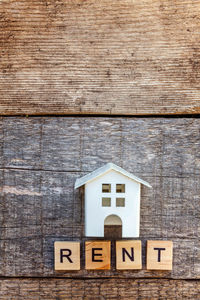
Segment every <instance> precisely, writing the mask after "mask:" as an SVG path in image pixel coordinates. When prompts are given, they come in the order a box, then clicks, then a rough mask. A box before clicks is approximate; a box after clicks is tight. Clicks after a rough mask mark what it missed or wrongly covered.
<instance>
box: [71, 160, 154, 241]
mask: <svg viewBox="0 0 200 300" xmlns="http://www.w3.org/2000/svg"><path fill="white" fill-rule="evenodd" d="M141 185H144V186H146V187H151V186H150V184H149V183H148V182H146V181H144V180H142V179H141V178H138V177H137V176H135V175H133V174H131V173H129V172H127V171H126V170H124V169H122V168H120V167H118V166H117V165H115V164H113V163H107V164H106V165H104V166H103V167H101V168H99V169H97V170H95V171H93V172H92V173H90V174H87V175H85V176H83V177H81V178H79V179H77V180H76V183H75V188H79V187H82V186H85V189H84V206H85V236H86V237H103V236H104V227H106V226H108V225H111V226H119V225H120V226H121V227H122V237H138V236H139V229H140V197H141Z"/></svg>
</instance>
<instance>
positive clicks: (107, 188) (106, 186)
mask: <svg viewBox="0 0 200 300" xmlns="http://www.w3.org/2000/svg"><path fill="white" fill-rule="evenodd" d="M102 193H111V184H109V183H103V184H102Z"/></svg>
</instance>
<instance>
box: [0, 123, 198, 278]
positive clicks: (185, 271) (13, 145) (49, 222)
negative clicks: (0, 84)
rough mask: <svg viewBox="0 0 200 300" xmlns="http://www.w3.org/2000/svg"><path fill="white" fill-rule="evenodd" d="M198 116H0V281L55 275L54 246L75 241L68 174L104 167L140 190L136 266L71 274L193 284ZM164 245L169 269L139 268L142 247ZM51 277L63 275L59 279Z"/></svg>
mask: <svg viewBox="0 0 200 300" xmlns="http://www.w3.org/2000/svg"><path fill="white" fill-rule="evenodd" d="M199 127H200V119H164V118H159V119H157V118H148V119H145V118H139V119H138V118H118V119H116V118H89V119H88V118H76V117H74V118H72V117H66V118H64V117H63V118H53V117H52V118H45V117H43V118H42V117H36V118H19V117H18V118H14V117H12V118H4V117H2V118H1V119H0V128H1V130H0V135H1V139H0V153H1V158H0V196H1V202H0V205H1V207H0V208H1V209H0V230H1V235H0V254H1V255H0V276H29V277H30V276H33V277H34V276H42V277H45V276H57V274H56V273H55V272H54V266H53V257H54V249H53V248H54V246H53V245H54V242H55V241H81V251H82V253H84V241H85V240H88V239H86V238H85V237H84V230H83V228H84V223H83V220H84V211H83V209H82V200H81V194H79V192H78V191H77V190H76V191H75V190H74V183H75V180H76V178H78V177H80V176H82V175H84V174H86V173H88V172H90V171H92V170H94V169H96V168H98V167H100V166H102V165H103V164H105V163H107V162H110V161H112V162H113V163H116V164H117V165H120V166H121V167H123V168H125V169H126V170H128V171H130V172H132V173H134V174H135V175H136V176H139V177H141V178H143V179H144V180H146V181H147V182H149V183H150V184H151V185H152V187H153V188H152V189H149V188H146V187H145V186H143V187H142V199H141V223H140V227H141V231H140V239H141V240H142V246H143V269H142V270H140V271H131V272H130V271H123V272H118V271H116V270H115V255H114V252H115V251H114V247H115V246H114V243H115V242H114V239H113V240H112V244H111V248H112V249H111V251H112V262H111V264H112V268H111V270H110V271H102V272H99V271H98V272H96V271H86V270H84V268H83V266H84V256H82V261H81V270H80V271H78V272H75V273H73V277H80V276H81V277H84V278H86V277H96V278H98V277H105V276H109V277H123V278H130V277H134V278H138V277H142V278H144V277H161V278H166V277H167V278H180V279H184V278H189V279H192V278H196V279H197V278H200V244H199V235H200V226H199V224H200V222H199V216H200V215H199V195H200V176H199V174H200V153H199V149H200V138H199V137H200V132H199ZM151 239H155V240H159V239H160V240H172V241H173V244H174V265H173V270H172V271H171V272H169V271H166V272H165V271H164V272H160V271H147V270H146V266H145V262H146V254H145V252H146V241H147V240H151ZM59 276H68V277H71V276H72V274H67V273H63V274H61V275H59Z"/></svg>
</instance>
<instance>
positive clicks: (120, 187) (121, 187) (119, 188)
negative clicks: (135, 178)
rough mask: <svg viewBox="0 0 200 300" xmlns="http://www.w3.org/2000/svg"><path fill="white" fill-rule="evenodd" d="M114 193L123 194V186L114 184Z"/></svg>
mask: <svg viewBox="0 0 200 300" xmlns="http://www.w3.org/2000/svg"><path fill="white" fill-rule="evenodd" d="M116 193H125V184H116Z"/></svg>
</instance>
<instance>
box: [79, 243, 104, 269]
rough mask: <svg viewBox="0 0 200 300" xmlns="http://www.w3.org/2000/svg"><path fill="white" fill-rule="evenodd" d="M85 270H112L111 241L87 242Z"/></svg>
mask: <svg viewBox="0 0 200 300" xmlns="http://www.w3.org/2000/svg"><path fill="white" fill-rule="evenodd" d="M85 268H86V269H87V270H110V241H88V242H85Z"/></svg>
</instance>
